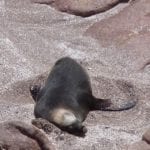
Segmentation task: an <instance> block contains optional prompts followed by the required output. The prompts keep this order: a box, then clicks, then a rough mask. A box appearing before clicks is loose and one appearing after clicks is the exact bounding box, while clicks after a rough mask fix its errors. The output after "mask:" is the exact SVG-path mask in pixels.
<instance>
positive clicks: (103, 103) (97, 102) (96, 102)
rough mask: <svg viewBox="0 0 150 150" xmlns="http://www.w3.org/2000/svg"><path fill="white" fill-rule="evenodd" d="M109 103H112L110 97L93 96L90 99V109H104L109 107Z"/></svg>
mask: <svg viewBox="0 0 150 150" xmlns="http://www.w3.org/2000/svg"><path fill="white" fill-rule="evenodd" d="M111 104H112V103H111V100H110V99H99V98H94V99H93V100H92V107H91V110H103V109H106V108H107V107H110V106H111Z"/></svg>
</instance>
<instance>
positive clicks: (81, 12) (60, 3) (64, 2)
mask: <svg viewBox="0 0 150 150" xmlns="http://www.w3.org/2000/svg"><path fill="white" fill-rule="evenodd" d="M31 1H32V2H35V3H41V4H48V5H51V6H53V7H55V8H56V9H58V10H60V11H62V12H67V13H71V14H75V15H78V16H82V17H87V16H91V15H94V14H97V13H100V12H104V11H106V10H108V9H110V8H112V7H113V6H114V5H116V4H118V3H119V1H120V0H31Z"/></svg>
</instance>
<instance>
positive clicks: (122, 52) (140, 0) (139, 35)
mask: <svg viewBox="0 0 150 150" xmlns="http://www.w3.org/2000/svg"><path fill="white" fill-rule="evenodd" d="M149 8H150V1H149V0H136V1H134V2H131V4H130V6H128V7H126V8H124V10H123V11H121V12H120V13H118V14H117V15H115V16H112V17H110V18H108V19H104V20H102V21H99V22H97V23H94V24H93V25H92V26H91V27H89V29H88V30H87V31H86V33H85V35H88V36H91V37H93V38H95V39H97V40H98V41H99V43H100V44H101V45H102V46H103V47H105V48H109V47H114V49H112V50H108V52H107V53H108V55H109V53H111V55H112V56H111V57H113V56H114V57H116V60H115V61H116V62H117V63H119V64H120V65H122V66H123V67H125V68H128V69H130V70H131V71H139V70H142V69H143V70H144V68H146V67H147V66H149V62H150V60H149V58H150V53H149V50H150V44H149V42H150V31H149V29H150V15H149V13H150V9H149ZM137 10H138V13H137ZM143 70H142V71H143Z"/></svg>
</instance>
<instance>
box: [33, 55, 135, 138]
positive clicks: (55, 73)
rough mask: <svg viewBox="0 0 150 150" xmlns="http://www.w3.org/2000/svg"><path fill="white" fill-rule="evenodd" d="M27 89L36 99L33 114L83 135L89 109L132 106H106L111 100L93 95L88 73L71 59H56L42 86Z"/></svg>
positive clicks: (118, 109)
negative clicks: (83, 123) (84, 122)
mask: <svg viewBox="0 0 150 150" xmlns="http://www.w3.org/2000/svg"><path fill="white" fill-rule="evenodd" d="M30 92H31V95H32V97H33V99H34V100H35V102H36V104H35V108H34V115H35V117H36V118H44V119H46V120H48V121H49V122H51V123H53V124H55V125H56V126H58V127H59V128H61V129H62V130H65V131H67V132H69V133H72V134H76V135H85V133H86V132H87V129H86V127H85V126H83V125H82V122H83V121H84V120H85V118H86V116H87V114H88V113H89V111H93V110H107V111H111V110H112V111H120V110H127V109H130V108H132V107H134V106H135V104H136V102H135V101H133V102H132V101H131V102H128V103H126V104H124V105H123V106H122V107H119V108H109V107H110V106H111V104H112V103H111V100H110V99H99V98H96V97H94V96H93V94H92V88H91V83H90V79H89V76H88V74H87V73H86V71H85V70H84V69H83V68H82V66H81V65H80V64H79V63H77V62H76V61H75V60H74V59H72V58H69V57H64V58H61V59H59V60H58V61H57V62H56V63H55V65H54V67H53V68H52V70H51V72H50V74H49V76H48V79H47V80H46V82H45V86H44V87H40V86H38V85H33V86H31V87H30Z"/></svg>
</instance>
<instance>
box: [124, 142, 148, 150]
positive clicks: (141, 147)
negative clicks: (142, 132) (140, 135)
mask: <svg viewBox="0 0 150 150" xmlns="http://www.w3.org/2000/svg"><path fill="white" fill-rule="evenodd" d="M127 150H150V145H149V144H147V143H146V142H145V141H140V142H137V143H134V144H133V145H131V146H129V147H128V149H127Z"/></svg>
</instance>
